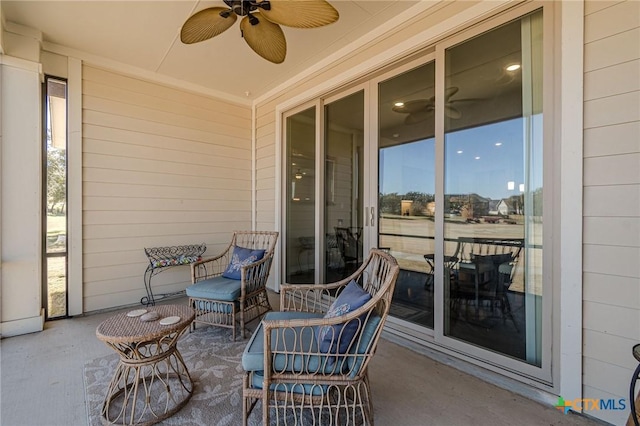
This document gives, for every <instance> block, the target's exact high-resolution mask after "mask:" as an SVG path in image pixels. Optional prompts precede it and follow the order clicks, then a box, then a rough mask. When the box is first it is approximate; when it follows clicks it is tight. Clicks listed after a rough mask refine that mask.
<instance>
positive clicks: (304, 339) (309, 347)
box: [242, 312, 339, 373]
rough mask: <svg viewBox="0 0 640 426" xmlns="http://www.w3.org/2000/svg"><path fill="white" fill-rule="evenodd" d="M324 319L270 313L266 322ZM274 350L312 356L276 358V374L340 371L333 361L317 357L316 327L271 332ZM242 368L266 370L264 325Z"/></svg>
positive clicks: (249, 346)
mask: <svg viewBox="0 0 640 426" xmlns="http://www.w3.org/2000/svg"><path fill="white" fill-rule="evenodd" d="M310 318H322V314H317V313H309V312H269V313H267V314H266V315H265V317H264V321H269V320H286V319H310ZM271 347H272V348H273V349H272V350H285V351H287V352H306V353H309V354H300V353H298V354H295V355H294V354H290V355H289V354H276V355H275V357H274V359H273V360H272V368H273V369H274V370H275V371H278V372H283V371H288V372H297V373H316V372H322V373H333V372H336V370H337V369H338V368H339V367H338V366H337V363H335V362H333V357H328V356H324V355H318V352H319V351H318V342H317V338H316V336H315V330H314V327H295V328H290V329H285V331H284V333H283V332H282V329H281V330H280V335H279V338H278V334H277V331H275V330H274V331H272V335H271ZM242 367H243V368H244V370H245V371H262V370H264V328H263V324H262V322H261V323H260V325H259V326H258V328H256V331H255V332H254V333H253V335H252V336H251V339H250V340H249V343H247V346H246V348H245V350H244V352H243V354H242Z"/></svg>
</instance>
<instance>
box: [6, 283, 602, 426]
mask: <svg viewBox="0 0 640 426" xmlns="http://www.w3.org/2000/svg"><path fill="white" fill-rule="evenodd" d="M276 297H277V296H274V299H275V298H276ZM170 303H180V304H182V303H184V304H186V299H174V300H172V301H171V302H170ZM130 309H131V307H128V308H125V309H124V310H130ZM115 312H118V311H111V312H103V313H98V314H92V315H85V316H81V317H76V318H72V319H65V320H59V321H52V322H48V323H46V325H45V330H44V331H43V332H41V333H34V334H29V335H24V336H17V337H11V338H7V339H4V340H2V341H1V344H0V369H1V381H0V393H1V394H0V397H1V399H0V424H1V425H3V426H18V425H25V426H57V425H60V426H75V425H86V424H87V413H86V406H85V395H84V384H83V367H84V364H85V362H87V361H89V360H92V359H94V358H96V357H100V356H104V355H108V354H110V353H113V352H112V350H111V349H109V348H108V347H107V346H106V345H105V344H104V343H102V342H100V341H99V340H98V339H97V338H96V336H95V330H96V327H97V326H98V325H99V324H100V323H101V322H102V321H103V320H105V319H106V318H108V317H110V316H111V315H113V314H114V313H115ZM369 374H370V378H371V386H372V389H373V403H374V407H375V421H376V424H377V425H378V426H408V425H467V424H468V425H471V424H473V425H505V426H507V425H509V426H511V425H598V424H602V423H601V422H599V421H596V420H593V419H591V418H589V417H586V416H583V415H577V414H571V413H570V414H567V415H565V414H563V413H562V412H560V411H558V410H556V409H555V408H554V407H553V406H551V405H543V404H540V403H538V402H535V401H533V400H531V399H528V398H525V397H523V396H520V395H517V394H515V393H513V392H510V391H508V390H505V389H502V388H499V387H497V386H494V385H492V384H489V383H487V382H485V381H483V380H480V379H478V378H476V377H474V376H471V375H469V374H466V373H464V372H461V371H459V370H457V369H455V368H453V367H450V366H448V365H445V364H443V363H440V362H437V361H435V360H433V359H431V358H429V357H426V356H424V355H422V354H419V353H417V352H414V351H412V350H410V349H407V348H405V347H402V346H399V345H397V344H395V343H393V342H391V341H389V340H387V339H383V340H381V342H380V344H379V346H378V352H377V354H376V356H375V357H374V359H373V361H372V365H371V370H370V373H369Z"/></svg>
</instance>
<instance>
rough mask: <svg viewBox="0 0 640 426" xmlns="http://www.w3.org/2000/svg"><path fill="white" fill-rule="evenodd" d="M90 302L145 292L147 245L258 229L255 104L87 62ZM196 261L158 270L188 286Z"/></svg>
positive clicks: (214, 239)
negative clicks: (254, 223)
mask: <svg viewBox="0 0 640 426" xmlns="http://www.w3.org/2000/svg"><path fill="white" fill-rule="evenodd" d="M82 91H83V186H84V194H83V223H84V228H83V232H84V269H83V271H84V310H85V311H94V310H98V309H105V308H111V307H114V306H121V305H128V304H135V303H138V302H139V301H140V298H141V297H142V296H144V295H145V294H146V293H145V290H144V285H143V273H144V270H145V268H146V266H147V259H146V257H145V255H144V251H143V248H144V247H152V246H172V245H181V244H192V243H202V242H204V243H206V244H207V254H214V253H216V252H218V251H220V250H221V249H223V248H224V247H226V245H227V244H228V242H229V239H230V236H231V231H232V230H234V229H250V228H251V109H250V108H249V107H247V106H239V105H235V104H231V103H229V102H227V101H222V100H217V99H213V98H210V97H207V96H200V95H196V94H192V93H190V92H186V91H181V90H178V89H174V88H169V87H166V86H163V85H160V84H156V83H152V82H148V81H144V80H140V79H137V78H132V77H128V76H126V75H122V74H118V73H114V72H110V71H106V70H103V69H99V68H95V67H92V66H88V65H85V66H84V69H83V90H82ZM188 284H189V268H188V267H184V266H182V267H177V268H173V269H171V270H167V271H166V272H163V273H162V274H160V275H158V276H156V277H154V279H153V287H154V291H155V292H157V293H165V292H171V291H176V290H181V289H184V287H185V286H186V285H188Z"/></svg>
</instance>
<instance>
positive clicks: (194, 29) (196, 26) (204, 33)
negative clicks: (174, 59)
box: [180, 7, 238, 44]
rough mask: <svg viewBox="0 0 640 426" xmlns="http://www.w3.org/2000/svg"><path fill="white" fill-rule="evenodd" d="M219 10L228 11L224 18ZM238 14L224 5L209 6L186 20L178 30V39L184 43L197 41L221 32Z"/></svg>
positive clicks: (231, 23)
mask: <svg viewBox="0 0 640 426" xmlns="http://www.w3.org/2000/svg"><path fill="white" fill-rule="evenodd" d="M220 12H228V16H227V17H226V18H225V17H223V16H221V15H220ZM237 18H238V16H237V15H236V14H235V13H233V11H232V10H230V9H225V8H224V7H210V8H209V9H203V10H201V11H200V12H198V13H195V14H193V15H191V17H189V19H187V20H186V22H185V23H184V25H183V26H182V29H181V30H180V40H181V41H182V42H183V43H185V44H192V43H198V42H200V41H204V40H208V39H210V38H211V37H215V36H217V35H218V34H222V33H223V32H224V31H225V30H227V29H228V28H229V27H230V26H232V25H233V23H234V22H236V19H237Z"/></svg>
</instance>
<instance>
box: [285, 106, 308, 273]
mask: <svg viewBox="0 0 640 426" xmlns="http://www.w3.org/2000/svg"><path fill="white" fill-rule="evenodd" d="M285 132H286V135H285V137H286V147H287V152H286V160H285V161H286V168H285V170H286V173H285V182H286V190H285V191H286V199H285V205H286V207H285V209H286V234H285V235H286V256H285V276H286V282H289V283H294V284H308V283H314V282H315V255H316V252H315V244H316V236H315V205H316V202H315V197H316V189H315V188H316V179H315V176H316V173H315V163H316V108H315V107H311V108H309V109H306V110H304V111H302V112H299V113H297V114H294V115H291V116H289V117H287V118H286V127H285Z"/></svg>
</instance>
